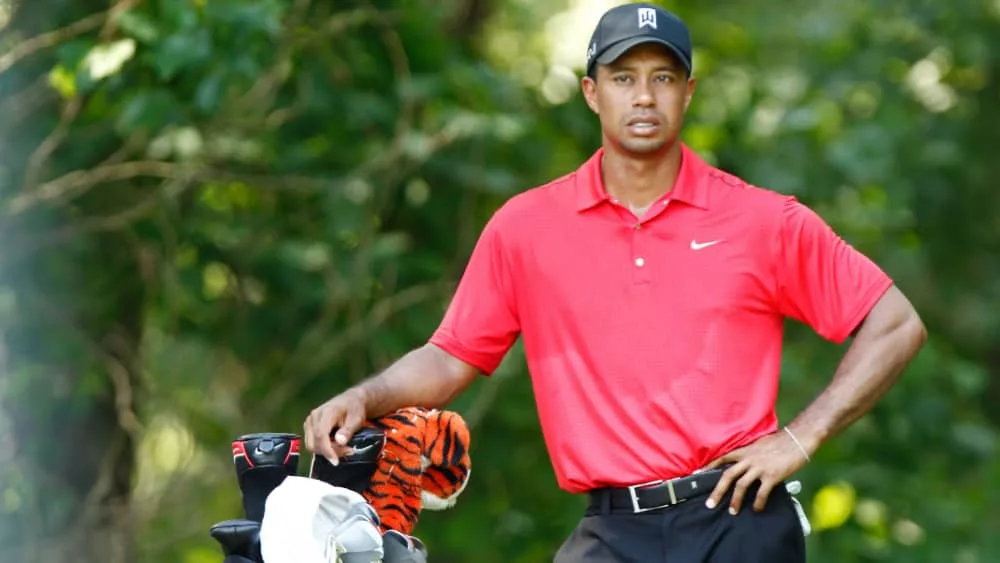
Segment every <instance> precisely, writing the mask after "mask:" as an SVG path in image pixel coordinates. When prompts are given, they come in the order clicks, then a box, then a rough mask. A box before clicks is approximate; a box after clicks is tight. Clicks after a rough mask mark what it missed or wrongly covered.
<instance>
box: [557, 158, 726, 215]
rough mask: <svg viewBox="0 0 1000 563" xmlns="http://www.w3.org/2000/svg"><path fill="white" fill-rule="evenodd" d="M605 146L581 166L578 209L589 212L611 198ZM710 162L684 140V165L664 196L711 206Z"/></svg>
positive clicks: (692, 203)
mask: <svg viewBox="0 0 1000 563" xmlns="http://www.w3.org/2000/svg"><path fill="white" fill-rule="evenodd" d="M603 156H604V148H603V147H601V148H598V149H597V151H595V152H594V154H593V155H592V156H591V157H590V158H589V159H587V161H586V162H584V163H583V165H582V166H581V167H580V170H579V173H578V174H577V180H576V209H577V211H586V210H587V209H590V208H592V207H595V206H596V205H597V204H599V203H601V202H603V201H607V200H608V199H609V196H608V191H607V189H605V187H604V181H603V180H602V179H601V158H602V157H603ZM707 171H708V165H707V164H706V163H705V161H704V160H702V159H701V157H700V156H698V155H697V153H695V152H694V151H693V150H691V149H690V148H689V147H688V146H687V145H686V144H684V143H681V168H680V171H678V174H677V181H676V182H675V183H674V187H673V189H671V190H670V191H669V192H667V193H666V194H665V195H664V196H663V198H664V199H671V200H674V201H682V202H684V203H687V204H689V205H693V206H694V207H698V208H701V209H708V192H707V189H706V188H707V185H706V183H705V182H704V181H703V180H704V178H705V177H706V174H705V173H706V172H707Z"/></svg>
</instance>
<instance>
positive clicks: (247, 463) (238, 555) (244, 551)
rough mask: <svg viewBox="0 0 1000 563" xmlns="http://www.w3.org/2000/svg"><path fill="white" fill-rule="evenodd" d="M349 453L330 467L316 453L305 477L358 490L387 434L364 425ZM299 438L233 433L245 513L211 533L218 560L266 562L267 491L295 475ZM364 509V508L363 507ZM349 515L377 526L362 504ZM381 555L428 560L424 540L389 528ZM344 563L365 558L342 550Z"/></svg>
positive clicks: (395, 561) (405, 561) (396, 562)
mask: <svg viewBox="0 0 1000 563" xmlns="http://www.w3.org/2000/svg"><path fill="white" fill-rule="evenodd" d="M348 445H349V446H350V447H351V448H353V452H354V453H352V454H351V455H348V456H345V457H343V458H341V459H340V461H339V463H338V464H337V465H336V466H334V465H333V464H331V463H329V462H328V461H326V460H325V459H323V458H320V457H315V456H314V458H313V461H312V463H311V465H310V469H309V477H310V478H311V479H316V480H319V481H322V482H324V483H327V484H329V485H333V486H334V487H340V488H344V489H348V490H350V491H352V492H354V493H357V494H359V495H360V494H361V493H362V492H363V491H365V490H366V489H367V488H368V486H369V483H370V480H371V477H372V474H373V473H374V472H375V469H376V466H377V463H378V460H379V457H380V456H381V454H382V450H383V448H384V446H385V433H384V432H383V431H382V430H380V429H376V428H370V427H365V428H362V429H360V430H359V431H358V432H357V433H355V435H354V436H353V437H352V439H351V441H350V443H349V444H348ZM300 451H301V439H300V438H299V436H296V435H294V434H280V433H261V434H250V435H246V436H241V437H239V438H237V439H236V440H235V441H233V443H232V454H233V465H234V466H235V470H236V478H237V483H238V485H239V489H240V493H241V494H242V500H243V513H244V518H237V519H231V520H225V521H222V522H218V523H216V524H215V525H213V526H212V527H211V530H210V534H211V536H212V537H213V538H214V539H215V540H216V541H217V542H218V543H219V545H220V547H221V548H222V552H223V556H224V559H223V561H222V563H267V562H266V561H264V559H263V556H262V554H261V540H260V533H261V524H262V522H263V520H264V509H265V506H266V504H267V499H268V496H269V495H270V494H271V493H272V492H274V491H275V489H277V488H278V487H279V486H280V485H281V484H282V483H283V482H284V481H285V479H286V478H288V477H294V476H297V473H298V464H299V457H300ZM365 509H367V510H365ZM352 513H353V514H352V518H355V519H363V520H365V521H369V522H371V523H372V524H373V526H375V527H377V526H378V524H379V522H378V515H377V513H375V511H374V510H372V509H371V507H369V506H367V505H364V506H360V507H356V508H355V509H352ZM381 544H382V545H381V550H382V555H381V560H382V561H384V562H385V563H426V561H427V551H426V548H425V547H424V545H423V544H422V542H421V541H420V540H419V539H417V538H415V537H411V536H407V535H405V534H402V533H399V532H396V531H395V530H388V531H387V532H386V533H385V534H383V535H382V541H381ZM339 560H340V561H341V562H342V563H354V562H355V561H357V563H368V561H371V556H367V559H363V558H358V557H355V556H353V555H352V554H350V553H344V554H342V555H341V556H340V559H339Z"/></svg>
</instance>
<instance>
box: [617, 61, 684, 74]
mask: <svg viewBox="0 0 1000 563" xmlns="http://www.w3.org/2000/svg"><path fill="white" fill-rule="evenodd" d="M608 70H610V71H611V72H618V71H622V70H633V71H634V70H636V67H635V66H634V65H629V64H623V63H611V64H610V65H608ZM664 70H666V71H670V72H680V70H681V69H680V67H678V66H677V65H673V64H665V65H660V66H657V67H656V68H654V69H653V72H660V71H664Z"/></svg>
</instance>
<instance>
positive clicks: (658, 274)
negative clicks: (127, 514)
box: [304, 4, 925, 563]
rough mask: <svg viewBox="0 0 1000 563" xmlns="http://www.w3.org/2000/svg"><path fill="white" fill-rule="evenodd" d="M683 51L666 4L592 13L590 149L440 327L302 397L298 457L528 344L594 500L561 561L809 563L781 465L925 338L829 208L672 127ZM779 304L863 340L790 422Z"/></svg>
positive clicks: (511, 211) (552, 449)
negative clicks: (698, 150) (692, 145)
mask: <svg viewBox="0 0 1000 563" xmlns="http://www.w3.org/2000/svg"><path fill="white" fill-rule="evenodd" d="M691 55H692V47H691V37H690V34H689V31H688V29H687V27H686V25H685V24H684V23H683V22H682V21H681V20H680V19H678V18H677V17H676V16H675V15H674V14H672V13H670V12H668V11H665V10H664V9H662V8H659V7H657V6H654V5H651V4H626V5H623V6H618V7H616V8H613V9H611V10H609V11H608V12H606V13H605V14H604V15H603V16H602V18H601V19H600V21H599V22H598V24H597V27H596V29H595V30H594V32H593V38H592V40H591V41H590V43H589V44H588V46H587V75H586V76H585V77H583V79H582V81H581V86H582V90H583V95H584V97H585V99H586V102H587V105H588V106H589V107H590V109H591V110H593V112H594V114H595V115H596V116H597V118H598V119H599V120H600V124H601V130H602V142H601V146H600V147H599V148H598V149H597V150H596V151H595V152H594V153H593V155H592V156H591V157H590V158H589V159H588V160H586V161H585V162H583V163H582V164H581V165H580V167H579V168H578V169H576V170H574V171H572V172H571V173H569V174H567V175H566V176H564V177H561V178H558V179H555V180H552V181H551V182H549V183H547V184H545V185H542V186H538V187H535V188H533V189H529V190H527V191H525V192H523V193H520V194H518V195H516V196H514V197H512V198H511V199H510V200H508V201H507V202H506V203H505V204H504V205H503V206H502V207H501V208H500V209H499V210H497V211H496V213H495V214H494V215H493V216H492V218H491V219H490V220H489V221H488V223H487V224H486V226H485V227H484V230H483V232H482V233H481V235H480V238H479V240H478V242H477V244H476V246H475V249H474V251H473V253H472V256H471V258H470V260H469V262H468V264H467V266H466V270H465V272H464V274H463V276H462V279H461V281H460V283H459V285H458V288H457V289H456V293H455V295H454V297H453V299H452V301H451V303H450V306H449V308H448V309H447V311H446V313H445V314H444V317H443V320H442V322H441V324H440V326H439V327H438V328H437V329H436V331H434V333H433V335H432V336H431V337H430V339H429V342H427V343H426V344H425V345H423V346H421V347H419V348H417V349H414V350H413V351H411V352H409V353H407V354H405V355H404V356H403V357H401V358H399V359H398V360H397V361H396V362H394V363H393V364H392V365H391V366H389V367H388V368H387V369H385V370H384V371H383V372H381V373H380V374H378V375H376V376H374V377H371V378H369V379H367V380H366V381H364V382H363V383H360V384H358V385H357V386H355V387H353V388H350V389H348V390H346V391H344V392H343V393H341V394H339V395H337V396H335V397H333V398H332V399H330V400H329V401H327V402H326V403H324V404H323V405H321V406H319V407H317V408H316V409H315V410H313V411H312V413H311V414H310V415H309V416H308V418H307V419H306V421H305V424H304V436H305V442H306V447H307V449H309V450H310V451H312V452H315V453H317V454H321V455H325V456H328V457H330V458H336V457H337V456H338V455H339V454H341V453H342V452H343V449H342V447H343V446H342V444H345V443H346V441H347V439H348V437H350V436H351V434H352V433H353V432H354V431H355V430H357V429H358V427H359V426H360V425H361V423H362V420H363V419H365V418H367V417H374V416H379V415H382V414H384V413H386V412H389V411H391V410H393V409H396V408H397V407H401V406H404V405H423V406H427V407H442V406H444V405H447V404H448V403H449V402H450V401H451V400H452V399H454V398H455V397H456V396H458V395H459V394H460V393H461V392H462V391H463V390H464V389H465V388H466V387H467V386H468V385H469V384H470V383H471V382H472V381H473V380H474V379H475V378H476V377H477V376H478V375H479V374H485V375H489V374H491V373H492V372H493V371H494V370H495V369H496V368H497V366H498V365H499V364H500V361H501V359H502V358H503V357H504V356H505V354H506V353H507V352H508V350H509V349H510V347H511V345H512V344H513V343H514V342H515V340H516V339H517V338H519V337H520V338H522V339H523V344H524V350H525V354H526V359H527V365H528V370H529V372H530V374H531V380H532V384H533V386H534V391H535V397H536V400H537V408H538V412H539V417H540V421H541V427H542V432H543V434H544V439H545V442H546V445H547V448H548V451H549V454H550V459H551V463H552V466H553V468H554V471H555V475H556V477H557V479H558V484H559V486H560V487H561V488H562V489H564V490H566V491H568V492H570V493H576V494H582V495H588V497H589V499H590V500H589V506H588V508H587V511H586V514H585V515H583V517H582V518H581V521H580V523H579V525H578V527H577V528H576V530H574V532H573V533H572V534H571V535H570V537H569V538H567V539H566V541H565V543H564V544H563V545H562V546H561V548H560V549H559V550H558V553H556V554H554V560H555V561H556V562H558V563H589V562H636V563H639V562H642V563H654V562H669V563H695V562H698V563H702V562H719V563H728V562H734V563H737V562H738V563H798V562H802V561H805V543H804V539H803V529H802V525H801V524H800V521H799V519H798V517H797V515H796V512H795V509H794V504H793V499H792V498H791V496H790V495H789V493H788V492H787V491H786V490H785V487H784V483H785V480H786V479H787V478H788V477H789V476H790V475H792V474H793V473H795V472H796V471H798V470H799V469H801V468H802V467H803V466H804V465H805V464H806V463H808V461H809V459H810V457H811V456H813V455H814V454H815V452H816V451H817V449H819V448H820V447H821V446H822V445H823V444H824V443H825V442H826V441H828V440H829V439H830V438H832V437H833V436H835V435H837V434H838V433H839V432H840V431H842V430H843V429H844V428H845V427H847V426H848V425H849V424H851V423H853V422H854V421H855V420H857V419H858V418H859V417H861V416H862V415H864V414H865V413H867V412H868V411H869V410H870V409H871V408H872V407H873V406H874V405H875V403H876V402H877V401H878V400H879V399H880V397H882V396H883V395H884V394H885V393H886V391H888V390H889V388H890V387H891V386H892V385H893V384H894V382H895V381H896V380H897V378H898V376H899V374H900V372H901V371H902V370H903V369H904V367H905V366H906V365H907V363H908V362H909V361H910V360H911V358H913V356H914V355H915V354H916V353H917V351H918V350H919V348H920V347H921V346H922V345H923V342H924V340H925V330H924V327H923V325H922V323H921V321H920V319H919V317H918V315H917V313H916V312H915V311H914V309H913V307H912V306H911V305H910V303H909V302H908V301H907V299H906V298H905V297H904V296H903V294H902V293H901V292H900V291H899V289H897V287H896V286H895V285H894V284H893V281H892V280H891V279H890V278H889V277H888V276H887V275H886V273H884V272H883V271H882V270H881V269H880V268H879V267H878V266H877V265H876V264H875V263H873V262H872V261H871V260H870V259H868V258H867V257H866V256H864V255H863V254H861V253H859V252H858V251H857V250H855V249H854V248H852V247H851V246H849V245H848V244H847V243H846V242H844V241H843V240H842V239H841V238H840V237H839V236H838V235H837V234H836V233H835V232H834V231H833V230H832V229H831V228H830V227H829V226H828V225H827V224H826V223H825V222H824V221H823V220H822V219H821V218H820V217H819V216H818V215H817V214H816V213H814V212H813V211H811V210H810V209H809V208H807V207H806V206H804V205H803V204H801V203H799V202H798V201H796V199H795V198H793V197H790V196H786V195H782V194H780V193H776V192H774V191H770V190H768V189H765V188H760V187H755V186H753V185H751V184H749V183H747V182H746V181H744V180H742V179H740V178H738V177H735V176H733V175H731V174H728V173H726V172H724V171H722V170H719V169H717V168H715V167H713V166H710V165H709V164H707V163H706V162H704V161H703V160H702V159H701V158H699V157H698V155H697V154H695V153H694V152H693V151H691V150H690V149H689V148H688V147H687V146H686V145H685V144H684V143H683V142H682V141H681V140H680V137H681V130H682V124H683V121H684V116H685V113H686V111H687V109H688V105H689V104H690V103H691V99H692V97H693V96H694V93H695V82H696V81H695V78H694V77H693V75H692V56H691ZM786 319H794V320H797V321H800V322H802V323H805V324H807V325H808V326H809V327H811V328H812V330H814V331H815V332H816V333H817V334H818V335H819V336H821V337H823V338H825V339H827V340H829V341H831V342H833V343H837V344H841V343H845V342H847V341H848V339H849V338H850V339H851V340H850V345H849V347H847V350H846V353H845V355H844V357H843V360H842V362H841V363H840V365H839V367H838V368H837V370H836V372H835V373H833V374H820V373H816V374H814V377H825V378H827V379H829V383H828V384H827V385H826V387H825V389H824V390H823V391H822V393H820V394H819V395H818V396H817V397H816V398H815V400H814V401H813V402H812V403H811V404H809V405H808V406H807V407H806V408H805V409H804V410H803V411H802V412H801V413H799V414H798V416H796V417H794V418H793V419H791V420H790V421H789V422H787V424H781V423H780V422H779V421H778V419H777V417H776V414H775V401H776V397H777V393H778V380H779V367H780V365H781V350H782V328H783V325H784V323H785V321H786ZM335 429H339V430H338V431H337V433H336V434H335V439H334V440H330V434H331V432H332V431H333V430H335ZM501 447H502V446H501Z"/></svg>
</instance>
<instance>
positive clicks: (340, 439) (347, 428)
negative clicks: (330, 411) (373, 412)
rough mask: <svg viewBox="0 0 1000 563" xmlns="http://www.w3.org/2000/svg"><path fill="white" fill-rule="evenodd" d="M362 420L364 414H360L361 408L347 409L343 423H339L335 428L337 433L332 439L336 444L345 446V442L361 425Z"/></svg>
mask: <svg viewBox="0 0 1000 563" xmlns="http://www.w3.org/2000/svg"><path fill="white" fill-rule="evenodd" d="M362 422H364V415H362V414H361V409H358V408H352V409H350V410H349V411H347V416H345V417H344V423H343V424H341V425H340V428H339V429H338V430H337V434H336V435H335V436H334V440H335V441H336V442H337V444H339V445H341V446H346V445H347V442H349V441H350V440H351V437H352V436H354V433H355V432H357V431H358V428H360V427H361V423H362Z"/></svg>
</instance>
